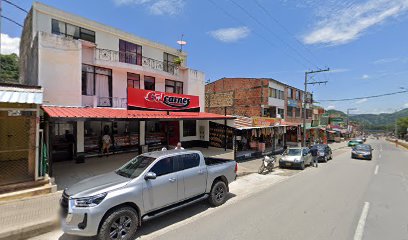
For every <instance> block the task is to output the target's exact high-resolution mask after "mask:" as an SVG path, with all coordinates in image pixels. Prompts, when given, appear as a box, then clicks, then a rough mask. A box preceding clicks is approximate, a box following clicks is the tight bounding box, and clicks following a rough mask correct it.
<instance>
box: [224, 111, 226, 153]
mask: <svg viewBox="0 0 408 240" xmlns="http://www.w3.org/2000/svg"><path fill="white" fill-rule="evenodd" d="M224 115H225V118H224V150H225V151H227V118H226V116H227V107H224Z"/></svg>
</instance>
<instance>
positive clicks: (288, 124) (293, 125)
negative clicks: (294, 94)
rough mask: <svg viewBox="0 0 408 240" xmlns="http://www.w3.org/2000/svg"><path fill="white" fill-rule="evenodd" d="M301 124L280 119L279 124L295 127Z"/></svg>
mask: <svg viewBox="0 0 408 240" xmlns="http://www.w3.org/2000/svg"><path fill="white" fill-rule="evenodd" d="M300 125H302V124H301V123H294V122H286V121H283V120H282V121H281V124H280V126H290V127H297V126H300Z"/></svg>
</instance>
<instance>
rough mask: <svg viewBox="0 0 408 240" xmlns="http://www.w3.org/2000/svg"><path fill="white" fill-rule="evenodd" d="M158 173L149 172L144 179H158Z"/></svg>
mask: <svg viewBox="0 0 408 240" xmlns="http://www.w3.org/2000/svg"><path fill="white" fill-rule="evenodd" d="M156 177H157V176H156V173H154V172H148V173H147V174H146V175H145V177H144V179H145V180H150V179H152V180H153V179H156Z"/></svg>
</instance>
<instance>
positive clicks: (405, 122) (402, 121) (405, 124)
mask: <svg viewBox="0 0 408 240" xmlns="http://www.w3.org/2000/svg"><path fill="white" fill-rule="evenodd" d="M397 127H398V136H399V137H403V136H405V135H406V134H407V129H408V117H403V118H399V119H398V120H397Z"/></svg>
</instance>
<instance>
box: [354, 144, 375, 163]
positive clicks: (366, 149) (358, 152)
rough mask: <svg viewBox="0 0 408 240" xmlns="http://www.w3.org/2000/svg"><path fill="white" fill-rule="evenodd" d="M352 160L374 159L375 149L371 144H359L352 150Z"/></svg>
mask: <svg viewBox="0 0 408 240" xmlns="http://www.w3.org/2000/svg"><path fill="white" fill-rule="evenodd" d="M351 158H358V159H367V160H371V159H373V148H372V147H371V145H369V144H359V145H357V146H355V147H353V149H352V150H351Z"/></svg>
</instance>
